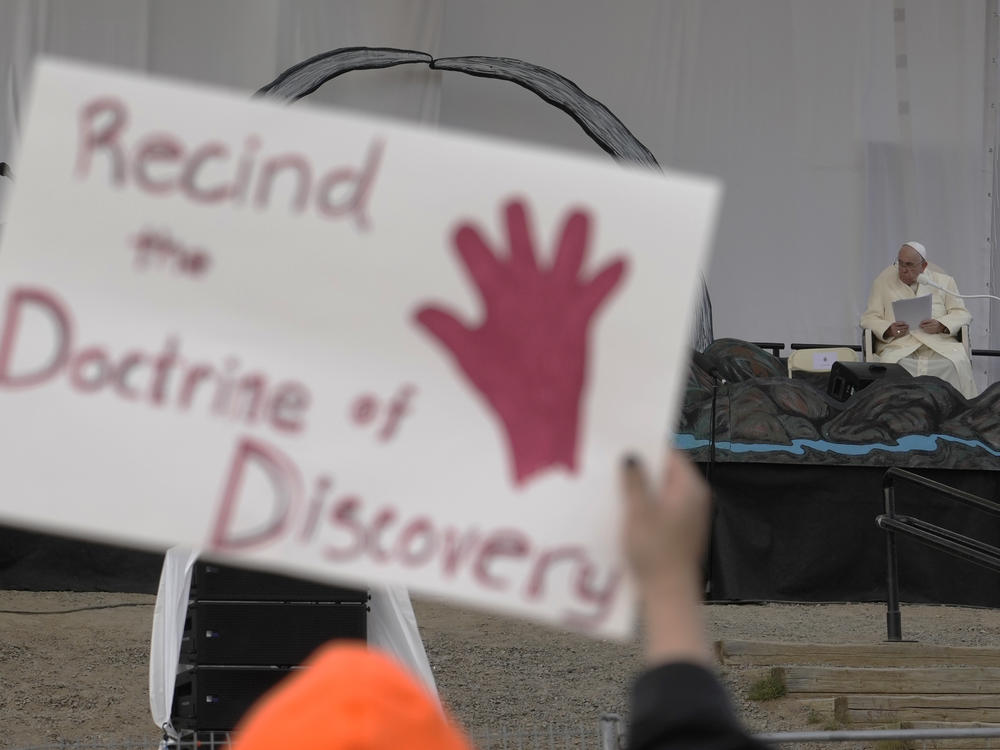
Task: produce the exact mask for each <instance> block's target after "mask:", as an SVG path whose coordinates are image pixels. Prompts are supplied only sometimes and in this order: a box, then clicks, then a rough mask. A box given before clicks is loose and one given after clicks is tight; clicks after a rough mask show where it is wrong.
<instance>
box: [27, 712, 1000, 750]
mask: <svg viewBox="0 0 1000 750" xmlns="http://www.w3.org/2000/svg"><path fill="white" fill-rule="evenodd" d="M468 734H469V737H470V738H471V739H472V742H473V744H474V746H475V747H476V750H569V749H570V748H573V749H574V750H576V749H577V748H579V750H625V725H624V722H623V721H622V719H621V717H620V716H618V715H617V714H604V715H603V716H602V717H601V719H600V721H599V722H598V724H597V726H595V725H594V724H593V723H584V724H579V725H564V726H555V725H542V726H523V727H509V726H500V727H481V728H478V729H473V730H471V731H469V732H468ZM754 737H756V739H758V740H760V741H761V742H763V743H764V744H767V745H773V746H775V747H784V746H789V745H798V744H803V743H810V744H813V743H846V742H850V743H859V742H865V743H872V744H874V743H888V742H900V743H906V744H905V747H908V748H913V749H914V750H922V748H925V747H934V746H936V745H933V744H931V745H928V743H936V742H938V741H940V740H966V741H968V740H972V739H979V740H983V742H982V743H981V744H979V743H977V747H979V746H982V747H987V748H990V747H995V748H997V749H998V750H1000V726H995V727H968V728H961V729H930V728H928V729H860V730H850V729H846V730H836V731H815V732H765V733H761V734H756V735H754ZM229 739H230V738H229V734H228V733H226V732H198V733H188V734H185V735H182V736H181V740H180V742H179V743H174V744H170V745H167V746H166V747H168V748H171V749H172V750H195V748H197V749H198V750H225V748H228V745H229ZM161 747H163V746H162V745H161V744H160V743H158V742H157V741H156V740H114V741H112V740H107V741H102V742H93V741H88V742H62V743H54V744H51V743H50V744H47V745H32V746H30V747H22V748H14V749H13V750H158V749H159V748H161Z"/></svg>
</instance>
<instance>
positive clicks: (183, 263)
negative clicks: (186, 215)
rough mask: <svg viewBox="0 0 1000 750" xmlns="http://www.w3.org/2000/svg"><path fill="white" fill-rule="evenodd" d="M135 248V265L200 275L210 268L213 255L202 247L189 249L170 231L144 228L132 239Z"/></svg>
mask: <svg viewBox="0 0 1000 750" xmlns="http://www.w3.org/2000/svg"><path fill="white" fill-rule="evenodd" d="M132 247H133V248H134V249H135V267H136V268H143V269H144V268H147V267H149V266H153V267H156V268H164V267H166V268H172V269H173V270H175V271H177V272H179V273H184V274H188V275H190V276H200V275H201V274H203V273H205V272H206V271H207V270H208V267H209V266H210V265H211V263H212V259H211V257H210V256H209V255H208V253H206V252H205V251H204V250H202V249H201V248H193V249H190V250H189V249H188V248H186V247H184V245H182V244H181V243H180V242H177V241H176V240H174V238H173V237H171V236H170V233H169V232H160V231H157V230H155V229H144V230H142V231H141V232H139V234H137V235H136V236H135V238H134V239H133V241H132Z"/></svg>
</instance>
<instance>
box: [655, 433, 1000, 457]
mask: <svg viewBox="0 0 1000 750" xmlns="http://www.w3.org/2000/svg"><path fill="white" fill-rule="evenodd" d="M939 440H943V441H945V442H950V443H961V444H962V445H967V446H969V447H970V448H981V449H982V450H984V451H986V452H987V453H989V454H991V455H993V456H997V457H1000V451H998V450H994V449H993V448H991V447H990V446H988V445H986V444H985V443H983V442H982V441H981V440H965V439H963V438H959V437H955V436H954V435H938V434H934V435H903V436H902V437H900V438H899V439H898V440H897V441H896V444H895V445H890V444H888V443H831V442H829V441H828V440H809V439H807V438H796V439H795V440H793V441H792V442H791V444H790V445H775V444H771V443H733V442H730V441H728V440H720V441H718V442H716V444H715V447H716V449H718V450H724V451H729V452H730V453H772V452H781V453H793V454H795V455H797V456H801V455H804V454H805V452H806V451H805V449H806V448H811V449H813V450H816V451H820V452H822V453H838V454H840V455H842V456H864V455H867V454H869V453H871V452H872V451H887V452H889V453H907V452H909V451H936V450H937V449H938V441H939ZM674 444H675V445H676V446H677V447H678V448H680V449H682V450H693V449H694V448H705V447H707V446H708V444H709V441H708V440H701V439H698V438H696V437H695V436H694V435H690V434H679V435H675V436H674Z"/></svg>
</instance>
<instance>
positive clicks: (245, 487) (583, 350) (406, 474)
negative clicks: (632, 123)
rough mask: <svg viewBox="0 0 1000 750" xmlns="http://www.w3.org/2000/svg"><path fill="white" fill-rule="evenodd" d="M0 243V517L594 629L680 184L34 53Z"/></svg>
mask: <svg viewBox="0 0 1000 750" xmlns="http://www.w3.org/2000/svg"><path fill="white" fill-rule="evenodd" d="M27 122H28V124H27V128H26V136H25V139H24V142H23V145H22V150H21V153H20V158H19V159H18V161H17V163H16V168H17V174H18V182H17V184H16V187H15V190H14V193H13V196H12V199H11V205H10V211H9V213H8V216H7V226H6V228H5V232H6V234H5V236H4V237H3V245H2V248H0V413H2V416H3V424H4V426H5V429H4V431H3V434H2V437H0V444H2V451H3V456H4V468H3V471H2V472H0V521H2V522H4V523H8V524H15V525H23V526H30V527H35V528H40V529H46V530H53V531H58V532H62V533H70V534H74V535H81V536H89V537H94V538H99V539H102V540H108V541H115V542H118V543H126V544H129V545H133V546H141V547H151V548H154V549H164V548H166V547H167V546H170V545H174V544H185V545H189V546H193V547H200V548H202V549H203V550H204V551H205V554H206V555H210V556H215V557H220V558H223V559H229V560H235V561H239V562H242V563H244V564H250V565H254V566H258V567H267V568H272V569H276V570H280V571H284V572H291V573H298V574H302V575H306V576H312V577H315V578H319V579H331V580H342V581H346V582H351V583H357V584H359V585H366V584H369V583H376V582H382V581H395V582H399V583H403V584H405V585H407V586H410V587H412V588H413V589H415V590H419V591H422V592H427V593H433V594H438V595H442V596H447V597H450V598H452V599H455V600H459V601H464V602H467V603H472V604H476V605H480V606H488V607H492V608H496V609H501V610H504V611H507V612H511V613H517V614H520V615H523V616H527V617H531V618H535V619H540V620H546V621H552V622H558V623H565V624H568V625H570V626H572V627H575V628H579V629H583V630H589V631H592V632H595V633H599V634H606V635H611V636H622V635H625V634H626V633H628V631H629V628H630V621H631V612H630V609H631V592H630V591H629V587H628V583H627V581H626V580H625V578H624V576H623V571H622V563H621V560H620V555H619V550H618V533H617V523H618V506H617V503H618V493H617V471H618V468H619V461H620V459H621V457H622V455H623V454H624V453H625V452H626V451H628V450H635V451H637V452H638V453H639V454H640V455H643V456H645V458H646V459H647V460H648V461H649V463H650V465H652V466H658V465H659V464H660V460H661V457H662V454H663V451H664V448H665V446H666V445H667V444H668V440H669V433H670V430H671V425H672V424H673V422H674V415H675V403H674V402H675V401H676V398H677V396H678V395H679V392H680V386H681V379H682V378H683V377H685V376H686V363H687V357H688V349H687V347H688V332H689V329H690V323H691V315H692V312H691V311H692V308H693V301H694V298H695V295H696V294H697V291H698V289H699V288H700V282H699V278H698V273H699V269H700V267H701V265H702V263H703V260H704V254H705V250H706V247H707V245H708V243H709V240H710V234H711V229H712V226H713V222H714V215H715V209H716V203H717V195H718V190H717V187H716V186H715V185H714V184H713V183H711V182H709V181H706V180H701V179H693V178H688V177H679V176H675V175H668V176H663V175H658V174H655V173H650V172H648V171H640V170H638V169H633V168H623V167H621V166H619V165H615V164H613V163H611V162H610V161H608V160H599V159H596V158H595V159H589V158H579V157H572V156H569V155H563V154H558V153H551V152H548V151H544V150H541V149H538V148H527V147H524V146H515V145H511V144H506V143H498V142H493V141H489V140H485V139H482V138H476V137H471V136H468V135H459V134H455V133H446V132H439V131H431V130H428V129H425V128H418V127H413V126H409V125H403V124H400V123H396V122H389V121H385V120H380V119H374V118H369V117H361V116H357V115H353V114H345V113H333V112H321V111H317V110H308V109H296V108H288V107H283V106H278V105H275V104H272V103H268V102H263V101H255V100H249V99H248V98H247V97H245V96H243V95H241V94H234V93H223V92H219V91H215V90H210V89H207V88H204V87H196V86H189V85H181V84H178V83H174V82H164V81H160V80H153V79H149V78H145V77H140V76H135V75H126V74H123V73H118V72H110V71H107V70H104V69H97V68H91V67H86V66H81V65H76V64H73V65H71V64H68V63H65V62H57V61H46V62H43V63H41V64H39V66H38V68H37V69H36V74H35V85H34V93H33V96H32V101H31V108H30V114H29V117H28V121H27Z"/></svg>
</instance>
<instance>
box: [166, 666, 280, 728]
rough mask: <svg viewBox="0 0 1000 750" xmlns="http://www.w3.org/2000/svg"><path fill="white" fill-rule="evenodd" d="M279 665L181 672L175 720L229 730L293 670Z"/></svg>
mask: <svg viewBox="0 0 1000 750" xmlns="http://www.w3.org/2000/svg"><path fill="white" fill-rule="evenodd" d="M291 671H292V670H291V669H287V668H285V669H279V668H276V667H272V668H267V667H195V668H193V669H189V670H187V671H185V672H181V673H180V674H178V675H177V680H176V681H175V682H174V708H173V711H172V715H171V717H170V718H171V723H172V724H173V725H174V727H175V728H177V729H180V730H214V731H220V732H227V731H230V730H232V728H233V727H235V726H236V724H237V722H238V721H239V720H240V717H242V716H243V714H244V713H246V711H247V709H248V708H250V706H252V705H253V703H254V701H256V700H257V698H259V697H260V696H261V695H263V694H264V693H265V692H267V691H268V690H270V689H271V688H272V687H274V686H275V685H276V684H278V682H279V681H280V680H281V679H282V678H284V677H286V676H288V675H289V674H290V673H291Z"/></svg>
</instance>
